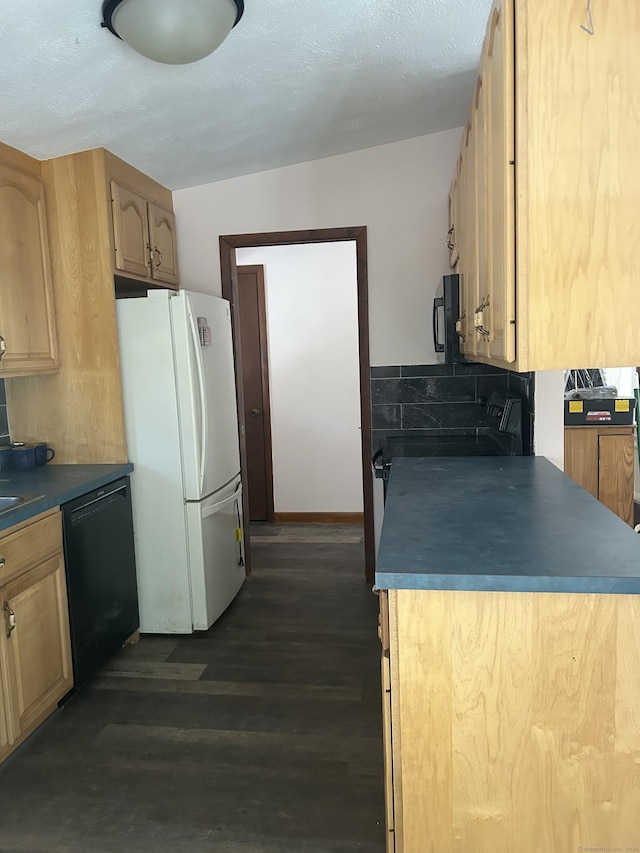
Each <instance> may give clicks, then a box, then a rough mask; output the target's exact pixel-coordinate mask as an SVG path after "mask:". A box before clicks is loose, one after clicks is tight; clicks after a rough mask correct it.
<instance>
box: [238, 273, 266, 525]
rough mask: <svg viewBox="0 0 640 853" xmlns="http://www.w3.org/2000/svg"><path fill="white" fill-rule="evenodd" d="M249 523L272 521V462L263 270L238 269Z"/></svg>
mask: <svg viewBox="0 0 640 853" xmlns="http://www.w3.org/2000/svg"><path fill="white" fill-rule="evenodd" d="M238 296H239V302H240V305H239V307H240V311H239V317H240V344H241V352H242V386H243V390H244V407H245V412H244V417H245V431H246V442H247V467H248V483H247V488H248V492H249V520H250V521H273V520H274V502H273V462H272V451H271V408H270V405H269V362H268V350H267V316H266V302H265V292H264V267H263V266H262V265H255V266H239V267H238Z"/></svg>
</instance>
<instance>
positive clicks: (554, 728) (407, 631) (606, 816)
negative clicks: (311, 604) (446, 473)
mask: <svg viewBox="0 0 640 853" xmlns="http://www.w3.org/2000/svg"><path fill="white" fill-rule="evenodd" d="M619 610H620V613H622V617H621V618H620V619H619V616H618V614H619ZM639 616H640V607H639V605H638V603H637V600H636V598H635V597H633V596H613V595H576V594H542V593H496V592H451V591H443V592H427V591H424V592H409V591H402V592H399V593H398V620H397V621H398V637H397V643H398V649H399V653H398V664H397V677H398V684H397V686H396V685H395V683H394V685H393V689H394V690H396V691H397V692H398V693H399V699H396V698H394V700H393V715H394V716H393V724H394V727H395V726H396V722H398V723H399V725H400V729H401V732H400V733H401V743H400V755H399V757H397V756H396V754H395V752H394V772H395V770H396V768H397V767H398V768H399V770H400V773H401V775H402V815H401V818H400V816H399V815H396V820H397V822H398V821H399V820H400V819H401V823H402V830H403V838H404V846H403V847H402V848H401V849H402V850H403V853H435V851H437V853H444V852H445V851H465V852H466V851H471V850H473V851H474V853H476V851H478V853H494V852H495V851H496V850H509V851H513V853H573V851H575V850H578V849H579V848H581V847H582V848H583V849H585V850H587V849H611V850H613V849H616V848H621V849H626V848H629V847H633V846H634V845H636V844H637V841H638V839H637V833H638V831H639V824H638V805H639V803H640V770H639V769H638V766H639V761H640V738H639V732H640V711H639V710H638V708H639V706H640V698H639V694H640V667H639V666H638V660H639V658H638V652H637V649H636V646H637V644H636V643H635V632H636V630H637V629H636V628H634V626H637V620H638V618H639ZM393 642H394V640H393V635H392V647H393ZM392 667H393V657H392ZM394 746H395V744H394Z"/></svg>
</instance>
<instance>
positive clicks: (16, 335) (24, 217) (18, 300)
mask: <svg viewBox="0 0 640 853" xmlns="http://www.w3.org/2000/svg"><path fill="white" fill-rule="evenodd" d="M0 270H1V272H2V275H1V278H0V335H2V337H3V338H4V339H5V341H6V353H5V356H4V358H3V359H2V361H1V362H0V376H26V375H29V374H33V373H51V372H53V371H55V370H56V369H57V367H58V353H57V344H56V329H55V310H54V304H53V288H52V284H51V259H50V254H49V238H48V234H47V222H46V215H45V203H44V187H43V185H42V183H41V182H40V181H38V180H37V179H36V178H34V177H32V176H30V175H26V174H23V173H22V172H19V171H17V170H15V169H11V168H9V167H7V166H2V165H0Z"/></svg>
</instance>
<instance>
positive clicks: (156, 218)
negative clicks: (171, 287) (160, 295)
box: [149, 202, 178, 284]
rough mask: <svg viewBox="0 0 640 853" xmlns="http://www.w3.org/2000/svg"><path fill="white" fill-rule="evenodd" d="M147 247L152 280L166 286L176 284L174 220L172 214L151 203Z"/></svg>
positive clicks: (176, 264) (176, 255)
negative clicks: (163, 283) (149, 253)
mask: <svg viewBox="0 0 640 853" xmlns="http://www.w3.org/2000/svg"><path fill="white" fill-rule="evenodd" d="M149 245H150V248H151V255H150V257H151V275H152V276H153V278H155V279H157V280H158V281H164V282H166V283H167V284H177V283H178V251H177V245H176V218H175V216H174V215H173V213H171V212H170V211H168V210H164V209H163V208H162V207H159V206H158V205H157V204H152V202H149Z"/></svg>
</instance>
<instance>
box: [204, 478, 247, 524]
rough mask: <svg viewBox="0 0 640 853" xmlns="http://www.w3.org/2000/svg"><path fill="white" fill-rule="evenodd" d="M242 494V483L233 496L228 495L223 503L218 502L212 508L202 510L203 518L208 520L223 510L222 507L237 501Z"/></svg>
mask: <svg viewBox="0 0 640 853" xmlns="http://www.w3.org/2000/svg"><path fill="white" fill-rule="evenodd" d="M241 492H242V483H238V486H237V488H236V490H235V492H234V493H233V494H231V495H228V496H227V497H226V498H223V499H222V500H221V501H218V502H217V503H215V504H211V506H208V507H206V508H205V509H203V510H202V517H203V518H208V517H209V516H210V515H213V514H214V513H216V512H218V510H219V509H221V507H223V506H225V505H226V504H228V503H231V501H235V500H237V499H238V497H239V495H240V493H241Z"/></svg>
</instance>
